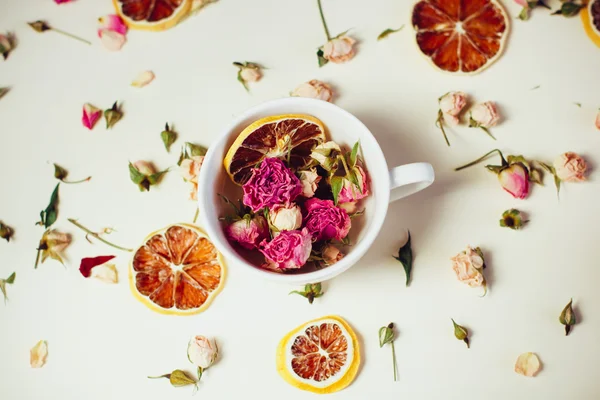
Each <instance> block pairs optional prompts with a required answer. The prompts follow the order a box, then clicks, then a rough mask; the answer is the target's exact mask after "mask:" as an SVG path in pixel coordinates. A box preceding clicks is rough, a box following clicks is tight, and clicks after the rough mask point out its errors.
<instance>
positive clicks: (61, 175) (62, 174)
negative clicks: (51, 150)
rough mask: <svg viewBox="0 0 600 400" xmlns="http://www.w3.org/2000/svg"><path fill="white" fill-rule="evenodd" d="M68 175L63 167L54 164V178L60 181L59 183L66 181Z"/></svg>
mask: <svg viewBox="0 0 600 400" xmlns="http://www.w3.org/2000/svg"><path fill="white" fill-rule="evenodd" d="M67 175H68V172H67V170H66V169H64V168H63V167H61V166H60V165H58V164H56V163H55V164H54V177H55V178H56V179H58V180H59V181H62V180H63V179H65V178H66V177H67Z"/></svg>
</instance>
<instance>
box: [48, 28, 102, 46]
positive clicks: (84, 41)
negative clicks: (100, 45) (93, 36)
mask: <svg viewBox="0 0 600 400" xmlns="http://www.w3.org/2000/svg"><path fill="white" fill-rule="evenodd" d="M52 30H53V31H54V32H56V33H60V34H61V35H65V36H68V37H70V38H72V39H75V40H79V41H80V42H83V43H85V44H88V45H90V46H91V45H92V42H90V41H89V40H85V39H83V38H80V37H79V36H75V35H73V34H72V33H69V32H65V31H63V30H60V29H56V28H52Z"/></svg>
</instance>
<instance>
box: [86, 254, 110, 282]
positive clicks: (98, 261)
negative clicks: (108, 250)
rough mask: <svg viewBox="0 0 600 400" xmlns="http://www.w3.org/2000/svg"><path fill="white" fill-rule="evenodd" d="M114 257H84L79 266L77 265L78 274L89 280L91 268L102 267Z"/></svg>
mask: <svg viewBox="0 0 600 400" xmlns="http://www.w3.org/2000/svg"><path fill="white" fill-rule="evenodd" d="M113 258H115V256H98V257H85V258H82V259H81V264H80V265H79V272H81V275H83V276H84V278H89V277H90V276H91V274H92V268H94V267H96V266H98V265H102V264H104V263H106V262H107V261H110V260H112V259H113Z"/></svg>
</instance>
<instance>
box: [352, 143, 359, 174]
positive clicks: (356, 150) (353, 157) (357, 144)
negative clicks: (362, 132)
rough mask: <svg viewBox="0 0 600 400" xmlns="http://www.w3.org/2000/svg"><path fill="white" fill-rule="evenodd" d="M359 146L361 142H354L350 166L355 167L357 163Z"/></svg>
mask: <svg viewBox="0 0 600 400" xmlns="http://www.w3.org/2000/svg"><path fill="white" fill-rule="evenodd" d="M359 147H360V142H356V143H354V146H353V147H352V152H351V153H350V168H354V166H355V165H356V160H357V158H358V149H359Z"/></svg>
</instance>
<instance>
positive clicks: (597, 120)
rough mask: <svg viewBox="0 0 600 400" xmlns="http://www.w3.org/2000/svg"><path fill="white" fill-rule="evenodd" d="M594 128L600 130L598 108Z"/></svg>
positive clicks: (599, 112) (599, 111)
mask: <svg viewBox="0 0 600 400" xmlns="http://www.w3.org/2000/svg"><path fill="white" fill-rule="evenodd" d="M596 129H598V130H600V110H598V115H596Z"/></svg>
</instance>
